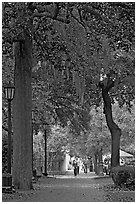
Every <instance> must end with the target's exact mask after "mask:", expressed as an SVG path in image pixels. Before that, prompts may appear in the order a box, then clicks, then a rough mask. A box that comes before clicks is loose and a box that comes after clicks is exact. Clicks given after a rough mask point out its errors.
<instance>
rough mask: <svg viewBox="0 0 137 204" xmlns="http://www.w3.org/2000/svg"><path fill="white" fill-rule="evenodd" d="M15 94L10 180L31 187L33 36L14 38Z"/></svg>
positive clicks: (18, 186)
mask: <svg viewBox="0 0 137 204" xmlns="http://www.w3.org/2000/svg"><path fill="white" fill-rule="evenodd" d="M14 49H15V50H14V53H15V98H14V105H13V132H14V135H13V184H14V186H15V188H18V189H31V188H32V121H31V110H32V91H31V72H32V40H31V37H30V36H29V34H27V33H25V40H24V41H22V42H21V41H20V42H16V43H15V46H14Z"/></svg>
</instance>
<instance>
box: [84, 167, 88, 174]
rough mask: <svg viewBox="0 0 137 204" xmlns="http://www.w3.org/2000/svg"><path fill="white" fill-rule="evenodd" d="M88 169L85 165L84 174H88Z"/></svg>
mask: <svg viewBox="0 0 137 204" xmlns="http://www.w3.org/2000/svg"><path fill="white" fill-rule="evenodd" d="M87 169H88V167H87V165H84V173H87Z"/></svg>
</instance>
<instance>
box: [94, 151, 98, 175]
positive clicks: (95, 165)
mask: <svg viewBox="0 0 137 204" xmlns="http://www.w3.org/2000/svg"><path fill="white" fill-rule="evenodd" d="M94 156H95V157H94V171H95V173H96V174H97V160H98V155H97V153H95V154H94Z"/></svg>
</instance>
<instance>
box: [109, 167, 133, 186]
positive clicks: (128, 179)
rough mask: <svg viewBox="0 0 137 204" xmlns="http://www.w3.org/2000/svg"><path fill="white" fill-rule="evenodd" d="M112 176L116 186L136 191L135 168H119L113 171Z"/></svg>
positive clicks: (114, 168)
mask: <svg viewBox="0 0 137 204" xmlns="http://www.w3.org/2000/svg"><path fill="white" fill-rule="evenodd" d="M111 176H112V179H113V182H114V184H115V185H116V186H120V187H126V188H131V189H134V187H135V167H133V166H117V167H113V168H112V169H111Z"/></svg>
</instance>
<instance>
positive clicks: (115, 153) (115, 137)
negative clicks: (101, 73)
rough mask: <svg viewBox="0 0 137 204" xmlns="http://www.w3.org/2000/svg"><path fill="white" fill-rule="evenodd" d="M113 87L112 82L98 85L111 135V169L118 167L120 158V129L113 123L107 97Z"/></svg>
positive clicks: (108, 97)
mask: <svg viewBox="0 0 137 204" xmlns="http://www.w3.org/2000/svg"><path fill="white" fill-rule="evenodd" d="M113 86H114V82H113V81H112V80H109V79H108V81H107V84H105V85H104V84H103V82H101V83H100V87H101V88H102V97H103V101H104V114H105V117H106V122H107V126H108V128H109V130H110V133H111V138H112V142H111V167H114V166H118V165H119V158H120V136H121V129H120V128H119V127H118V125H117V124H116V123H115V122H114V121H113V116H112V105H111V99H110V96H109V90H110V89H111V88H112V87H113Z"/></svg>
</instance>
